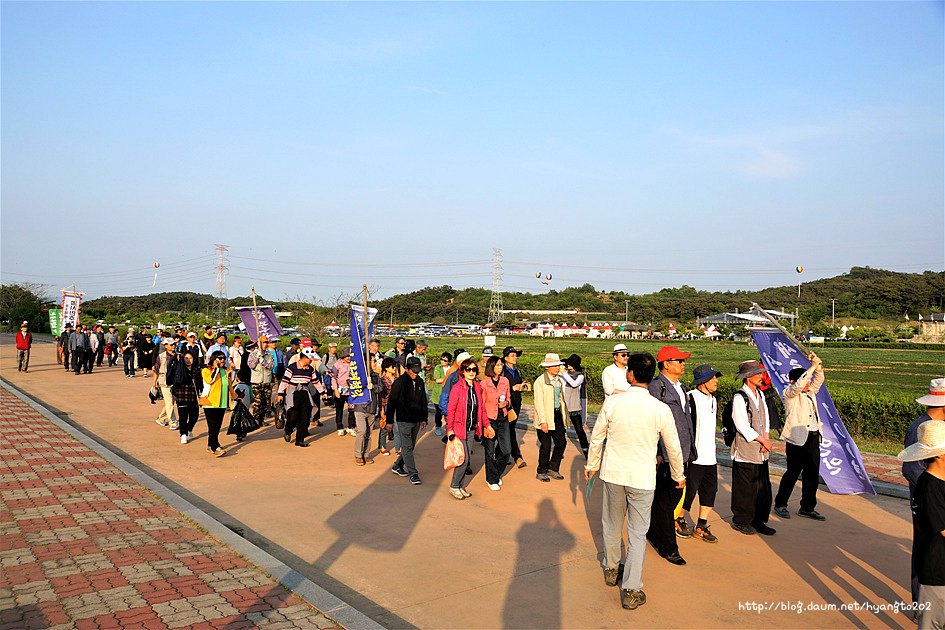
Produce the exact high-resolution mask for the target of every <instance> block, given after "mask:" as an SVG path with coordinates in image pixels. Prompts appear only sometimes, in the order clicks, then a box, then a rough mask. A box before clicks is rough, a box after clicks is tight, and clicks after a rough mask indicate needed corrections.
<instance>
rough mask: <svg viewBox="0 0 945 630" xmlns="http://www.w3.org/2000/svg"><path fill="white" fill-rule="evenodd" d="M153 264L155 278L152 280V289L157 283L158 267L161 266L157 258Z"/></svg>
mask: <svg viewBox="0 0 945 630" xmlns="http://www.w3.org/2000/svg"><path fill="white" fill-rule="evenodd" d="M153 266H154V280H152V281H151V288H152V289H153V288H154V285H156V284H157V269H158V267H160V266H161V263H159V262H158V261H156V260H155V261H154V265H153Z"/></svg>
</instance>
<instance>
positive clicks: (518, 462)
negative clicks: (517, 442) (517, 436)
mask: <svg viewBox="0 0 945 630" xmlns="http://www.w3.org/2000/svg"><path fill="white" fill-rule="evenodd" d="M526 466H528V464H526V463H525V460H524V459H522V458H521V457H519V458H518V459H516V460H515V467H516V468H525V467H526Z"/></svg>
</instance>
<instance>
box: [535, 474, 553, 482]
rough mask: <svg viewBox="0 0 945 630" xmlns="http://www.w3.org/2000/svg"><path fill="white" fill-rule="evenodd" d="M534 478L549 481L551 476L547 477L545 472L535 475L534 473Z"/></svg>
mask: <svg viewBox="0 0 945 630" xmlns="http://www.w3.org/2000/svg"><path fill="white" fill-rule="evenodd" d="M535 479H537V480H538V481H551V477H549V476H548V475H546V474H545V473H538V474H537V475H535Z"/></svg>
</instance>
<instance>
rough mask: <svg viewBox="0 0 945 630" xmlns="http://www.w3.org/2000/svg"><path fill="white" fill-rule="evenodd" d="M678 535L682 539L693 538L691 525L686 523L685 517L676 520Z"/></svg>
mask: <svg viewBox="0 0 945 630" xmlns="http://www.w3.org/2000/svg"><path fill="white" fill-rule="evenodd" d="M676 535H677V536H679V537H680V538H689V537H690V536H692V531H691V530H690V529H689V523H687V522H686V517H685V516H680V517H679V518H677V519H676Z"/></svg>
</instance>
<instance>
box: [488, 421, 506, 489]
mask: <svg viewBox="0 0 945 630" xmlns="http://www.w3.org/2000/svg"><path fill="white" fill-rule="evenodd" d="M489 423H490V424H491V425H492V429H493V430H494V431H495V437H494V438H487V437H485V436H483V438H482V445H483V447H484V448H485V451H486V453H485V460H486V464H485V467H486V483H499V479H501V478H502V475H503V474H504V473H505V469H506V468H507V467H508V465H509V450H510V447H509V421H508V419H507V418H506V417H505V415H504V414H503V413H501V412H500V413H499V418H498V419H497V420H490V421H489Z"/></svg>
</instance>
